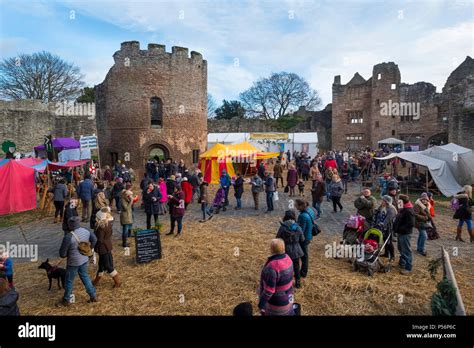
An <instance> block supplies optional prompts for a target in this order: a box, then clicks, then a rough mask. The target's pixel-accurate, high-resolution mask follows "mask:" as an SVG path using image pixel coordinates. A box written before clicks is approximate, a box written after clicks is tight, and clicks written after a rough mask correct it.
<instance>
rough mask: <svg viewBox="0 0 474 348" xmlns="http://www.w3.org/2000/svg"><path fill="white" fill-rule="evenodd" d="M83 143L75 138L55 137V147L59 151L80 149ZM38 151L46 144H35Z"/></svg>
mask: <svg viewBox="0 0 474 348" xmlns="http://www.w3.org/2000/svg"><path fill="white" fill-rule="evenodd" d="M80 147H81V143H80V142H79V141H78V140H76V139H74V138H55V139H53V148H55V149H56V150H58V151H62V150H69V149H79V148H80ZM35 150H36V151H43V150H44V145H39V146H35Z"/></svg>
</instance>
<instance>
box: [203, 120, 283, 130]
mask: <svg viewBox="0 0 474 348" xmlns="http://www.w3.org/2000/svg"><path fill="white" fill-rule="evenodd" d="M207 128H208V132H209V133H247V132H249V133H250V132H285V130H283V129H282V128H280V127H278V124H277V123H276V122H275V121H273V120H256V119H237V118H235V119H231V120H207Z"/></svg>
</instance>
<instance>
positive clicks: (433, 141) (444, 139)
mask: <svg viewBox="0 0 474 348" xmlns="http://www.w3.org/2000/svg"><path fill="white" fill-rule="evenodd" d="M447 143H448V133H438V134H435V135H432V136H431V137H429V138H428V143H427V144H426V145H427V146H430V145H446V144H447Z"/></svg>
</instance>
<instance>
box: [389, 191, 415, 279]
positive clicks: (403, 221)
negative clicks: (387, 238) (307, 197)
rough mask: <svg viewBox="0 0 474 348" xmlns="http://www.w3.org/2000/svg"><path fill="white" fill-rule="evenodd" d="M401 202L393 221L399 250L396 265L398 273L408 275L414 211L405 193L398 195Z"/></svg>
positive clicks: (411, 256)
mask: <svg viewBox="0 0 474 348" xmlns="http://www.w3.org/2000/svg"><path fill="white" fill-rule="evenodd" d="M400 199H401V200H402V202H403V208H401V209H400V210H399V212H398V215H397V217H396V218H395V222H394V223H393V230H394V231H395V233H397V235H398V241H397V247H398V251H399V252H400V260H399V263H398V266H399V267H400V273H401V274H403V275H408V274H410V272H411V271H412V268H413V255H412V252H411V245H410V241H411V234H412V233H413V227H415V213H414V212H413V204H411V202H410V198H409V197H408V196H407V195H400Z"/></svg>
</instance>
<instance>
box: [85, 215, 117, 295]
mask: <svg viewBox="0 0 474 348" xmlns="http://www.w3.org/2000/svg"><path fill="white" fill-rule="evenodd" d="M113 221H114V218H113V217H112V215H111V214H110V208H109V207H104V208H102V209H100V210H99V211H98V212H97V214H96V230H95V233H96V236H97V243H96V245H95V248H94V249H95V251H96V253H97V254H99V268H98V269H97V274H96V276H95V279H94V280H93V281H92V284H93V285H94V286H97V284H99V281H100V279H101V278H102V276H103V275H104V272H107V273H108V274H109V275H110V276H111V277H112V279H113V280H114V288H118V287H119V286H120V285H121V283H120V279H119V276H118V273H117V271H116V270H115V268H114V259H113V257H112V234H113V231H112V224H113Z"/></svg>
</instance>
